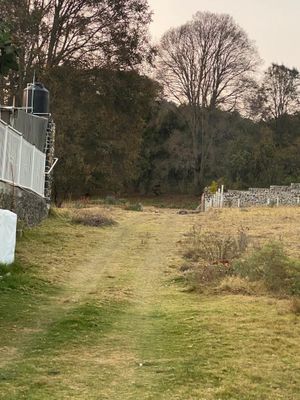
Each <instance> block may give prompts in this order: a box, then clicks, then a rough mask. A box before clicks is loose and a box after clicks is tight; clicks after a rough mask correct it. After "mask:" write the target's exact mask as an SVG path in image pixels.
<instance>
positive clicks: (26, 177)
mask: <svg viewBox="0 0 300 400" xmlns="http://www.w3.org/2000/svg"><path fill="white" fill-rule="evenodd" d="M45 163H46V155H45V154H44V153H42V152H41V151H40V150H38V149H37V148H36V147H35V146H33V145H32V144H30V143H29V142H27V141H26V140H25V139H23V136H22V134H21V133H19V132H17V131H15V130H14V129H13V128H11V127H10V126H8V125H6V124H5V123H4V122H2V121H0V179H1V180H3V181H6V182H9V183H12V184H14V185H17V186H21V187H24V188H27V189H30V190H32V191H34V192H36V193H38V194H39V195H40V196H43V197H44V189H45Z"/></svg>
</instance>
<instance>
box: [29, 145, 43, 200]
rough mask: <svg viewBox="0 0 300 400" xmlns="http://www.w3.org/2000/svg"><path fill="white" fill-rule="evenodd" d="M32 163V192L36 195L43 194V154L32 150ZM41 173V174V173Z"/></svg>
mask: <svg viewBox="0 0 300 400" xmlns="http://www.w3.org/2000/svg"><path fill="white" fill-rule="evenodd" d="M34 149H35V151H34V163H33V166H34V167H33V182H32V190H34V191H35V192H37V193H43V195H44V190H45V163H46V158H45V154H43V153H42V152H40V151H39V150H37V149H36V148H34ZM41 171H42V173H41Z"/></svg>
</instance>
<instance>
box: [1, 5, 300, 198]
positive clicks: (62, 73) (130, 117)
mask: <svg viewBox="0 0 300 400" xmlns="http://www.w3.org/2000/svg"><path fill="white" fill-rule="evenodd" d="M0 5H1V7H0V20H1V21H5V27H7V26H9V27H12V29H11V35H10V34H9V30H4V29H2V28H1V32H0V33H1V36H0V46H1V75H0V83H1V86H2V87H1V88H2V90H1V102H2V103H7V104H11V101H12V97H13V96H16V98H17V101H18V99H19V100H20V99H21V94H22V90H23V88H24V86H25V84H26V83H27V82H29V81H30V80H31V79H32V76H33V72H34V71H36V73H37V76H38V78H39V79H41V80H42V81H43V82H44V83H45V84H46V85H47V87H48V88H49V89H50V92H51V112H52V114H53V117H54V119H55V122H56V124H57V137H56V156H57V157H58V158H59V163H58V164H57V167H56V170H55V197H56V199H57V200H58V201H60V199H63V198H65V197H68V196H76V197H78V196H83V195H85V194H89V195H94V194H100V193H122V192H123V193H124V192H129V191H131V192H132V191H137V192H140V193H148V194H149V193H151V194H152V193H154V194H157V195H159V194H160V193H192V192H197V193H198V192H200V191H201V190H203V188H204V187H205V186H208V185H210V184H211V182H212V181H217V182H222V183H225V184H226V185H227V186H228V187H231V188H247V187H249V186H268V185H271V184H288V183H290V182H293V181H300V159H299V156H298V155H299V150H300V113H299V104H300V102H299V99H300V96H299V72H298V70H297V69H295V68H291V69H290V68H288V67H286V66H284V65H277V64H272V65H271V66H270V67H269V68H268V69H267V70H266V72H265V74H264V76H263V77H262V78H261V79H260V80H259V79H257V81H255V80H254V77H255V75H254V73H255V70H256V67H257V65H258V64H259V56H258V54H257V50H256V48H255V46H254V45H253V43H252V42H251V40H250V39H249V38H248V36H247V34H246V32H245V31H244V30H243V29H242V28H241V27H239V26H238V25H237V24H236V23H235V21H234V20H233V19H232V18H231V17H230V16H228V15H223V14H221V15H218V14H212V13H201V12H200V13H197V14H196V16H195V17H194V19H193V20H192V21H191V22H188V23H187V24H185V25H183V26H182V27H179V28H175V29H172V30H170V31H168V32H167V33H166V34H165V35H164V36H163V38H162V41H161V44H160V46H159V47H158V49H154V48H153V46H152V45H151V42H150V39H149V32H148V29H149V23H150V22H151V12H150V10H149V6H148V3H147V1H146V0H101V1H90V0H80V1H78V0H46V1H45V0H16V1H14V2H13V4H12V2H11V1H8V0H0ZM1 26H2V25H1ZM3 26H4V25H3ZM11 38H12V40H11ZM16 48H18V54H16ZM155 54H158V57H157V58H156V60H157V61H156V63H155V67H156V71H157V75H156V77H157V80H158V82H159V83H158V82H157V81H155V80H153V79H150V78H149V77H147V76H146V75H144V74H143V73H142V71H143V72H144V73H145V71H146V68H145V67H146V65H147V68H148V67H152V66H153V61H154V58H153V57H154V56H155ZM17 56H18V57H17ZM16 61H18V66H17V64H16ZM17 67H18V68H17ZM152 76H153V74H152ZM163 93H164V94H165V95H166V96H165V97H164V99H163V97H162V94H163ZM171 99H173V101H175V102H173V101H172V100H171ZM19 104H20V103H19Z"/></svg>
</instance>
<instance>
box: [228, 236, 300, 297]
mask: <svg viewBox="0 0 300 400" xmlns="http://www.w3.org/2000/svg"><path fill="white" fill-rule="evenodd" d="M233 268H234V274H235V275H238V276H240V277H242V278H247V279H249V280H250V281H262V282H264V284H265V285H266V287H267V289H268V290H269V291H271V292H274V293H278V294H283V295H300V263H299V261H295V260H292V259H291V258H290V257H289V256H288V255H287V254H286V252H285V250H284V248H283V246H282V244H281V243H279V242H270V243H267V244H266V245H264V246H263V247H262V248H260V249H258V250H254V251H253V252H252V254H250V255H249V256H248V257H247V258H246V259H245V260H238V261H236V262H235V263H234V266H233Z"/></svg>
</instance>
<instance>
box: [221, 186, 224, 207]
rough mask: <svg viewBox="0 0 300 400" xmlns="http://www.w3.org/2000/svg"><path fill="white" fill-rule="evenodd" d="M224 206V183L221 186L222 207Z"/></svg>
mask: <svg viewBox="0 0 300 400" xmlns="http://www.w3.org/2000/svg"><path fill="white" fill-rule="evenodd" d="M223 207H224V185H222V187H221V208H223Z"/></svg>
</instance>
